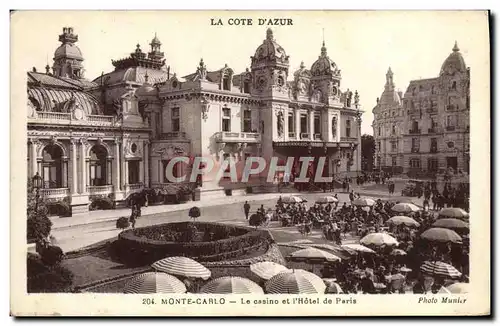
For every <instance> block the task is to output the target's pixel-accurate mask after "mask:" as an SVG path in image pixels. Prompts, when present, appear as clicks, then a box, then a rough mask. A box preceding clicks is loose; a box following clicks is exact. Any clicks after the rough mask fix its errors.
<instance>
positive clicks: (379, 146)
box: [378, 142, 382, 152]
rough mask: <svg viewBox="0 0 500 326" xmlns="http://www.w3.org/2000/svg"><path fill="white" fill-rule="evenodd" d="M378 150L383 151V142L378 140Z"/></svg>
mask: <svg viewBox="0 0 500 326" xmlns="http://www.w3.org/2000/svg"><path fill="white" fill-rule="evenodd" d="M378 151H379V152H381V151H382V143H381V142H378Z"/></svg>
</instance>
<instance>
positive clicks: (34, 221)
mask: <svg viewBox="0 0 500 326" xmlns="http://www.w3.org/2000/svg"><path fill="white" fill-rule="evenodd" d="M37 201H38V203H37ZM27 204H28V205H27V208H26V216H27V223H28V226H27V239H28V241H38V240H41V239H46V238H47V237H48V236H49V234H50V230H51V228H52V221H51V220H50V219H49V218H48V216H47V215H48V209H47V206H46V204H45V202H44V200H43V198H37V196H36V190H35V188H34V187H33V184H32V182H31V180H28V186H27Z"/></svg>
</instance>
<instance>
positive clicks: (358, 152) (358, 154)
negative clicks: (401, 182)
mask: <svg viewBox="0 0 500 326" xmlns="http://www.w3.org/2000/svg"><path fill="white" fill-rule="evenodd" d="M356 120H357V121H356V122H357V123H358V129H357V130H356V132H357V135H356V136H357V138H358V147H356V168H357V171H358V172H360V171H361V168H362V167H361V122H362V120H361V115H359V116H358V117H357V119H356ZM391 165H392V162H391Z"/></svg>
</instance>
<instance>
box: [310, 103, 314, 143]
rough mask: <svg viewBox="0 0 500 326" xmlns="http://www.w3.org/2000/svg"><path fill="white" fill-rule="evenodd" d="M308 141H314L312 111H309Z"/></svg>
mask: <svg viewBox="0 0 500 326" xmlns="http://www.w3.org/2000/svg"><path fill="white" fill-rule="evenodd" d="M309 137H310V138H309V139H311V140H314V110H313V109H310V110H309Z"/></svg>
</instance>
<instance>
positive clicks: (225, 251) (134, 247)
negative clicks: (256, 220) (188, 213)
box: [114, 222, 274, 266]
mask: <svg viewBox="0 0 500 326" xmlns="http://www.w3.org/2000/svg"><path fill="white" fill-rule="evenodd" d="M190 225H193V226H195V227H196V229H197V230H198V231H199V232H193V231H194V228H191V226H190ZM222 228H227V231H226V232H227V233H226V234H227V235H228V238H224V239H217V238H216V237H211V235H210V234H211V233H214V234H215V233H217V232H219V234H222V231H219V230H220V229H222ZM189 229H192V230H193V231H188V230H189ZM168 232H175V233H176V234H178V236H179V238H178V240H180V241H185V240H189V238H190V237H191V236H193V235H194V234H195V233H196V235H198V233H199V234H200V236H201V237H202V239H203V242H202V241H196V240H197V239H195V241H191V242H175V241H171V240H170V239H169V240H164V239H165V238H166V236H167V235H168V234H169V233H168ZM186 233H191V235H189V236H187V235H184V234H186ZM202 234H203V235H202ZM183 235H184V236H183ZM209 238H212V239H215V241H213V240H212V241H207V240H208V239H209ZM200 240H201V239H200ZM116 242H117V243H116V244H115V245H114V247H115V251H116V252H121V253H122V254H121V257H120V261H121V262H123V263H125V264H127V265H136V266H142V265H146V264H150V263H152V262H154V261H157V260H159V259H162V258H165V257H168V256H187V257H191V258H193V259H195V260H197V261H220V260H226V259H228V258H235V257H238V256H241V255H242V254H244V253H245V252H248V250H257V249H259V248H261V249H262V250H266V249H267V248H268V247H269V245H270V243H273V242H274V240H273V238H272V236H271V234H270V233H269V232H268V231H267V230H251V229H248V228H244V227H236V226H232V225H224V224H217V223H202V222H180V223H168V224H163V225H155V226H151V227H143V228H137V229H135V230H126V231H123V232H122V233H120V235H119V236H118V240H117V241H116Z"/></svg>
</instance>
